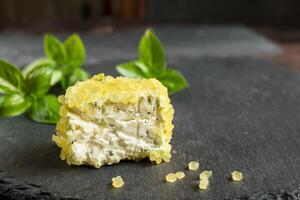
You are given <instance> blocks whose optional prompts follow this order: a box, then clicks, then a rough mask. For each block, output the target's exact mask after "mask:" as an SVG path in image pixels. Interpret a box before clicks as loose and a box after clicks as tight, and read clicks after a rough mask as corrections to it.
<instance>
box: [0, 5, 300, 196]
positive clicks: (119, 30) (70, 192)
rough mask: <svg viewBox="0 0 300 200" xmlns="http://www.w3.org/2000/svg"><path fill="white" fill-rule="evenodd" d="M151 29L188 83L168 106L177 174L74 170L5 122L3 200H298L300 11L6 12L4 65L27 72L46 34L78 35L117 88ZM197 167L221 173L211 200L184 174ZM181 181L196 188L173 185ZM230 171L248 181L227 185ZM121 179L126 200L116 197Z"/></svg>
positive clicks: (121, 167) (57, 8)
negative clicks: (180, 173) (177, 177)
mask: <svg viewBox="0 0 300 200" xmlns="http://www.w3.org/2000/svg"><path fill="white" fill-rule="evenodd" d="M148 26H151V27H153V28H154V30H155V32H156V34H157V35H158V36H159V38H160V39H161V41H162V42H163V44H164V47H165V50H166V54H167V59H168V64H170V66H171V67H173V66H174V68H177V69H179V70H180V71H181V72H182V73H183V74H184V75H185V76H186V78H187V80H188V81H189V83H190V87H188V88H187V89H185V90H183V91H182V92H179V93H177V94H176V95H174V96H172V97H171V99H172V103H173V105H174V107H175V108H176V109H175V110H176V114H175V118H174V124H175V129H174V137H173V139H172V144H173V150H174V152H173V155H174V156H173V159H172V162H170V163H165V164H162V165H157V166H156V165H152V164H150V162H147V161H145V162H142V163H141V164H136V163H134V162H126V161H124V162H121V163H120V164H118V165H114V166H105V167H103V168H101V170H91V169H90V168H87V167H71V166H68V165H66V163H65V162H64V161H61V160H60V159H59V157H58V154H59V152H58V149H57V148H56V147H55V145H54V144H53V142H52V141H51V136H52V134H53V132H54V129H55V128H54V126H47V125H44V124H38V123H34V122H32V121H30V120H29V119H27V118H26V117H25V116H24V115H22V116H19V117H14V118H5V119H0V155H2V156H1V158H0V199H4V198H8V199H20V198H21V199H22V198H23V199H25V197H26V199H39V198H41V197H44V199H55V200H57V199H60V198H59V197H65V196H67V197H70V199H76V198H78V199H85V198H88V199H102V198H104V199H105V198H107V199H112V198H118V199H158V198H161V199H193V198H194V199H196V198H197V199H239V200H241V199H244V200H246V199H250V197H249V196H251V199H257V198H258V197H260V199H274V200H275V199H276V200H279V199H289V200H290V199H298V200H299V198H300V188H299V187H300V181H299V180H300V173H299V172H300V155H299V153H300V149H299V148H300V137H299V133H300V123H299V122H300V101H299V99H300V89H299V88H300V87H299V85H300V76H299V69H300V30H299V28H300V1H299V0H223V1H221V0H123V1H121V0H112V1H109V0H26V1H25V0H0V58H1V59H2V58H3V59H7V60H9V61H11V62H12V63H15V64H16V65H18V66H19V67H24V66H25V65H26V64H28V63H29V62H31V61H32V60H34V59H37V58H39V57H41V56H43V46H42V38H43V34H44V33H45V32H51V33H53V34H54V35H56V36H58V37H59V38H60V39H64V38H66V37H67V36H68V35H69V34H70V33H72V32H78V33H79V34H80V36H81V37H82V39H83V41H84V43H85V45H86V49H87V52H88V53H87V59H86V63H85V67H86V68H85V69H87V70H88V71H89V72H91V73H92V74H96V73H99V72H100V71H101V72H104V73H106V74H111V75H114V76H115V75H117V72H116V70H115V68H114V67H113V66H115V65H117V64H119V63H122V62H125V61H128V60H131V59H134V58H136V54H137V52H136V47H137V44H138V41H139V38H140V36H141V35H142V34H143V32H144V30H145V28H146V27H148ZM291 69H292V70H291ZM190 160H198V161H200V164H201V170H204V169H211V170H213V171H214V176H213V177H212V182H211V185H210V186H209V189H208V190H207V191H205V192H204V191H199V190H198V189H197V184H198V182H197V179H195V177H197V176H198V174H197V173H198V172H200V171H197V172H195V173H192V172H188V171H186V169H185V167H186V164H187V163H188V162H189V161H190ZM177 170H185V172H186V174H187V177H186V178H185V179H184V180H182V181H180V182H178V183H175V184H173V185H169V184H166V183H165V182H164V176H165V175H166V174H167V173H170V172H174V171H177ZM233 170H240V171H242V172H243V173H244V175H245V180H244V181H242V182H241V183H233V182H231V181H229V180H228V178H229V177H228V176H229V175H230V172H231V171H233ZM116 175H121V176H123V177H124V179H125V182H126V184H125V187H124V188H123V189H121V190H113V189H112V188H111V185H110V183H111V178H112V177H113V176H116ZM141 180H143V182H142V181H141ZM45 191H46V192H45ZM145 191H146V192H145ZM292 191H293V192H292ZM57 195H58V196H57ZM2 197H3V198H2ZM38 197H39V198H38ZM248 197H249V198H248ZM61 199H68V198H61Z"/></svg>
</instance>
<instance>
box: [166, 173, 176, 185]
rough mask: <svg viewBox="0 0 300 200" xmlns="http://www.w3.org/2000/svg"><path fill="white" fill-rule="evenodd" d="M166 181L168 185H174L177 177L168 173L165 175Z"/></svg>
mask: <svg viewBox="0 0 300 200" xmlns="http://www.w3.org/2000/svg"><path fill="white" fill-rule="evenodd" d="M166 181H167V182H169V183H174V182H175V181H177V176H176V174H174V173H170V174H167V175H166Z"/></svg>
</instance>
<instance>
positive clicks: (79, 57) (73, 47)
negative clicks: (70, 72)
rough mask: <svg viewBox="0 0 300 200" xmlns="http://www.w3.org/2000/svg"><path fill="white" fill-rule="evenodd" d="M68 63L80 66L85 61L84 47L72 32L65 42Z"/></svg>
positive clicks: (77, 36)
mask: <svg viewBox="0 0 300 200" xmlns="http://www.w3.org/2000/svg"><path fill="white" fill-rule="evenodd" d="M64 45H65V49H66V52H67V55H68V60H69V65H71V66H72V67H80V66H81V65H82V64H83V63H84V61H85V47H84V44H83V42H82V40H81V38H80V37H79V35H77V34H72V35H71V36H70V37H69V38H68V39H67V40H66V41H65V42H64Z"/></svg>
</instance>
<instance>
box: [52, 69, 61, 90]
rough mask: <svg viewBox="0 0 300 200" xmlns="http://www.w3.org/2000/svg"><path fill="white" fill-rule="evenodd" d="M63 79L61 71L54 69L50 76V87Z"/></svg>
mask: <svg viewBox="0 0 300 200" xmlns="http://www.w3.org/2000/svg"><path fill="white" fill-rule="evenodd" d="M62 77H63V73H62V71H61V70H58V69H54V70H53V72H52V76H51V81H50V85H51V86H53V85H55V84H56V83H58V82H59V81H60V80H61V79H62Z"/></svg>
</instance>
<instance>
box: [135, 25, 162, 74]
mask: <svg viewBox="0 0 300 200" xmlns="http://www.w3.org/2000/svg"><path fill="white" fill-rule="evenodd" d="M139 59H140V61H141V62H143V63H144V64H145V65H146V66H147V67H148V68H149V71H150V72H152V73H153V74H160V73H161V72H162V71H163V70H164V69H165V68H166V61H165V54H164V49H163V47H162V45H161V43H160V41H159V39H158V38H157V37H156V36H155V34H154V33H153V32H152V30H151V29H147V30H146V32H145V34H144V35H143V36H142V38H141V40H140V43H139Z"/></svg>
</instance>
